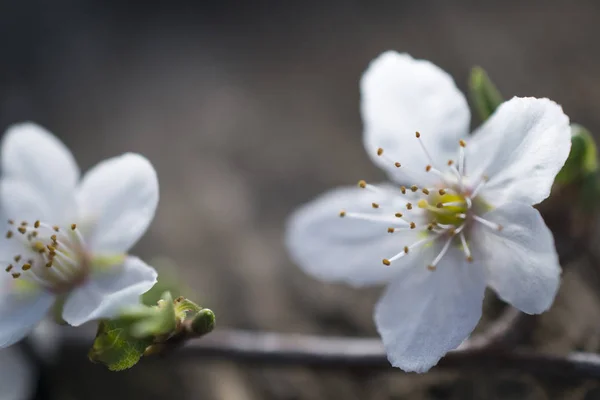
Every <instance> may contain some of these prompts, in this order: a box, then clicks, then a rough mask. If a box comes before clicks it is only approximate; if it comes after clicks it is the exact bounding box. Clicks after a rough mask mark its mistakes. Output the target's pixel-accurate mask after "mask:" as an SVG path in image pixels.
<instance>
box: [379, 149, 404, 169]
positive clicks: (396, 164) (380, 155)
mask: <svg viewBox="0 0 600 400" xmlns="http://www.w3.org/2000/svg"><path fill="white" fill-rule="evenodd" d="M377 156H379V157H381V158H382V159H383V160H384V161H385V162H388V163H390V164H393V165H394V166H395V167H396V168H400V167H401V166H402V165H401V164H400V163H399V162H398V161H392V159H390V158H389V157H388V156H387V155H385V154H383V148H381V147H379V148H378V149H377Z"/></svg>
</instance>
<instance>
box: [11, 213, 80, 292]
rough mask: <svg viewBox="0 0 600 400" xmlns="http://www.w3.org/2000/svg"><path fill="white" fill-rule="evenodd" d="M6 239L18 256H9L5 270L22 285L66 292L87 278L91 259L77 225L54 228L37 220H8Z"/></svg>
mask: <svg viewBox="0 0 600 400" xmlns="http://www.w3.org/2000/svg"><path fill="white" fill-rule="evenodd" d="M5 238H6V239H5V240H7V241H9V244H10V246H9V247H8V248H10V249H11V251H12V252H14V254H6V255H5V257H6V256H8V257H9V259H8V260H6V259H5V260H4V263H5V265H6V267H5V271H6V272H7V273H9V274H11V275H12V277H13V278H14V279H17V280H19V281H20V282H22V283H31V284H34V285H36V286H41V287H43V288H45V289H47V290H49V291H51V292H53V293H64V292H67V291H69V290H70V289H72V288H73V287H75V286H77V285H79V284H81V283H82V282H83V281H84V280H85V279H86V277H87V275H88V273H89V271H90V268H91V260H90V257H89V256H88V254H87V252H86V245H85V241H84V238H83V236H82V235H81V232H80V230H79V229H78V228H77V225H76V224H71V225H70V226H68V227H61V226H56V225H54V226H52V225H50V224H47V223H44V222H40V221H35V222H33V223H29V222H27V221H23V222H21V223H19V224H17V223H15V222H14V220H9V221H8V230H7V232H6V236H5Z"/></svg>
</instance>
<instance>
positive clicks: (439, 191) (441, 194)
mask: <svg viewBox="0 0 600 400" xmlns="http://www.w3.org/2000/svg"><path fill="white" fill-rule="evenodd" d="M438 193H439V194H440V196H443V195H445V194H446V190H445V189H440V190H438Z"/></svg>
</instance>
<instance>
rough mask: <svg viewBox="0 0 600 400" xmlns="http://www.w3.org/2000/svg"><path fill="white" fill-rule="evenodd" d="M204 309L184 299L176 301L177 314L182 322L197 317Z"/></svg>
mask: <svg viewBox="0 0 600 400" xmlns="http://www.w3.org/2000/svg"><path fill="white" fill-rule="evenodd" d="M201 310H202V307H200V306H199V305H198V304H196V303H194V302H193V301H191V300H188V299H186V298H184V297H179V298H178V299H176V300H175V314H176V315H177V318H178V319H179V320H180V321H184V320H186V319H188V318H193V317H195V316H196V315H197V314H198V313H199V312H200V311H201Z"/></svg>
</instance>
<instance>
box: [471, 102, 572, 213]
mask: <svg viewBox="0 0 600 400" xmlns="http://www.w3.org/2000/svg"><path fill="white" fill-rule="evenodd" d="M570 149H571V128H570V127H569V117H567V116H566V115H565V114H564V113H563V110H562V108H561V107H560V106H559V105H558V104H556V103H555V102H553V101H551V100H548V99H535V98H518V97H514V98H512V99H511V100H509V101H507V102H505V103H503V104H502V105H501V106H500V107H499V108H498V109H497V110H496V112H495V113H494V114H493V115H492V116H491V118H490V119H489V120H488V121H487V122H486V123H485V124H484V125H483V126H482V127H481V128H480V129H479V130H478V131H477V132H476V134H475V135H474V137H473V139H472V141H471V142H470V143H469V145H468V147H467V164H468V165H467V169H468V170H469V171H472V175H473V176H476V177H479V176H481V175H487V176H488V177H489V179H490V180H489V182H488V183H487V184H486V186H485V188H484V190H483V191H482V192H481V194H482V196H483V197H484V198H485V199H486V200H488V201H489V202H490V203H492V204H494V205H500V204H502V203H504V202H508V201H520V202H524V203H528V204H537V203H539V202H541V201H542V200H544V199H545V198H546V197H548V195H549V194H550V189H551V187H552V183H553V182H554V178H555V177H556V174H557V173H558V171H560V169H561V168H562V166H563V164H564V163H565V161H566V159H567V156H568V155H569V151H570Z"/></svg>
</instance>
